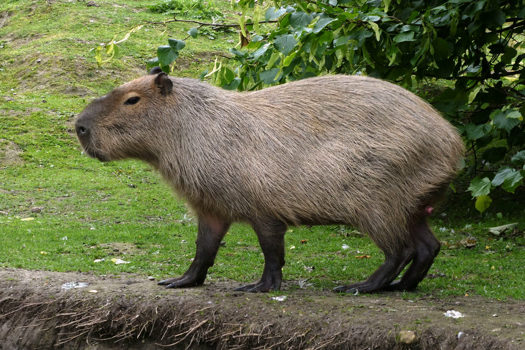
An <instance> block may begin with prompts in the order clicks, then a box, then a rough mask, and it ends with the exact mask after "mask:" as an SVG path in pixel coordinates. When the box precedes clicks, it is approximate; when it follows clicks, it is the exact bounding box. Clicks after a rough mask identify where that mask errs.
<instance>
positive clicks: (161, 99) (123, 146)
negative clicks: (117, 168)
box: [75, 68, 173, 162]
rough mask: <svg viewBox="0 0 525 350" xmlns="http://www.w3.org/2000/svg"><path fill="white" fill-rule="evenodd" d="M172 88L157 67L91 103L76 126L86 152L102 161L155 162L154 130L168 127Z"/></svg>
mask: <svg viewBox="0 0 525 350" xmlns="http://www.w3.org/2000/svg"><path fill="white" fill-rule="evenodd" d="M172 88H173V83H172V81H171V80H170V78H169V77H168V76H167V75H166V74H165V73H163V72H162V71H160V69H158V68H157V69H153V70H152V71H150V74H149V75H146V76H144V77H141V78H139V79H135V80H133V81H131V82H129V83H126V84H124V85H122V86H119V87H118V88H116V89H114V90H113V91H111V92H110V93H108V94H107V95H105V96H102V97H100V98H97V99H96V100H94V101H93V102H91V103H90V104H89V105H88V106H87V107H86V108H85V109H84V110H83V111H82V113H80V115H79V116H78V118H77V120H76V124H75V130H76V133H77V136H78V139H79V140H80V143H81V144H82V147H83V148H84V150H85V152H86V153H87V154H88V155H90V156H91V157H95V158H98V159H99V160H101V161H110V160H117V159H123V158H139V159H143V160H146V161H150V162H154V161H155V157H156V152H155V149H154V145H155V143H156V142H155V141H156V140H155V135H154V133H155V132H153V133H152V130H153V131H154V130H162V125H164V124H166V120H165V114H166V113H163V112H165V110H166V99H167V98H169V97H170V95H171V92H172ZM163 119H164V120H163Z"/></svg>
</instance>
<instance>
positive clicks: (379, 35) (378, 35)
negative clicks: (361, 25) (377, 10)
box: [368, 21, 381, 41]
mask: <svg viewBox="0 0 525 350" xmlns="http://www.w3.org/2000/svg"><path fill="white" fill-rule="evenodd" d="M368 24H369V25H370V27H372V30H373V31H374V33H375V34H376V40H377V41H379V40H380V39H381V31H380V30H379V26H378V25H377V23H374V22H372V21H368Z"/></svg>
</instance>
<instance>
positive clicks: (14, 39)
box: [0, 0, 525, 299]
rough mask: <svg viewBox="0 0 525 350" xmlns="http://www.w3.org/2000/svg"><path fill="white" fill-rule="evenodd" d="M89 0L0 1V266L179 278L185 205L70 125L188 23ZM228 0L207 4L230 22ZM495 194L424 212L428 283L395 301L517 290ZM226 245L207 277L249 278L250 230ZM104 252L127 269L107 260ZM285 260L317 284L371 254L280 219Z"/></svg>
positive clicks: (204, 53) (341, 279) (369, 268)
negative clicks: (431, 247)
mask: <svg viewBox="0 0 525 350" xmlns="http://www.w3.org/2000/svg"><path fill="white" fill-rule="evenodd" d="M96 3H97V4H99V5H100V6H99V7H88V6H86V3H85V2H80V1H74V2H69V1H59V0H57V1H52V2H43V1H38V2H37V1H30V0H19V1H9V0H8V1H3V2H2V3H1V4H0V23H2V18H4V15H5V13H8V14H9V16H8V17H7V19H6V20H5V22H4V23H3V26H1V27H0V212H1V213H0V241H1V242H2V244H1V245H0V266H3V267H19V268H26V269H46V270H55V271H94V272H95V273H98V274H108V273H121V272H133V273H139V274H142V275H152V276H155V277H158V278H161V277H168V276H173V275H179V274H181V273H183V272H184V271H185V269H186V268H187V267H188V266H189V264H190V260H191V259H192V258H193V255H194V250H195V245H194V243H193V242H194V240H195V236H196V223H195V221H194V219H192V218H191V213H188V211H187V209H186V207H185V205H184V203H183V202H182V201H181V200H178V199H176V198H174V196H173V195H172V194H171V191H170V189H169V187H168V186H167V185H166V184H165V183H164V182H163V181H162V180H161V179H160V177H159V175H158V174H156V173H155V172H154V171H152V170H151V169H150V168H149V167H148V166H147V165H145V164H142V163H139V162H135V161H122V162H112V163H100V162H98V161H96V160H93V159H90V158H88V157H86V156H85V155H82V154H81V149H80V146H79V144H78V142H77V140H76V137H75V136H74V134H73V132H72V125H73V120H74V116H75V115H76V114H77V113H78V112H80V111H81V110H82V108H83V107H84V106H85V105H86V104H87V103H88V102H89V100H91V99H92V98H94V97H95V96H98V95H101V94H104V93H106V92H107V91H109V90H110V89H111V88H112V87H114V86H116V85H118V84H120V83H122V82H124V81H127V80H129V79H131V78H134V77H137V76H139V75H141V74H144V72H145V70H144V69H145V61H146V60H147V59H149V58H151V57H153V56H154V55H155V52H156V48H157V46H159V45H164V44H166V42H167V38H168V37H174V38H184V37H186V36H187V34H186V32H187V31H188V30H189V29H190V28H191V27H192V26H193V25H191V24H180V23H171V24H169V25H154V24H147V22H148V21H150V22H158V21H162V20H165V19H168V17H167V16H166V15H163V14H159V13H153V12H151V11H148V10H147V8H146V6H147V5H150V4H151V3H152V2H151V1H123V0H114V1H103V0H98V1H96ZM228 4H229V1H216V2H215V3H214V5H213V6H215V7H216V8H217V9H219V10H220V11H221V12H223V13H225V14H226V16H227V17H228V16H229V18H230V20H231V21H234V20H235V19H234V17H233V14H232V13H233V11H231V10H230V8H229V5H228ZM141 24H145V26H144V27H143V28H142V29H140V30H139V31H137V32H136V33H134V34H132V36H131V37H130V39H129V40H127V41H126V42H124V43H122V44H120V45H119V47H120V51H119V54H118V55H117V56H116V57H115V58H114V59H113V60H112V61H110V62H108V63H106V64H105V65H103V66H102V67H99V66H97V64H96V62H95V59H94V54H93V52H92V49H94V48H96V47H97V45H99V44H100V43H107V42H109V41H110V40H112V38H113V37H114V36H116V38H117V40H119V39H121V38H122V37H123V36H124V35H125V34H126V33H127V32H128V31H129V30H130V29H132V28H134V27H137V26H138V25H141ZM236 41H237V36H236V34H231V33H230V34H228V33H220V34H218V37H217V39H215V40H210V39H209V38H208V37H204V36H203V37H199V38H197V39H191V40H188V42H187V44H188V45H187V48H185V49H184V50H183V51H182V56H181V57H180V59H179V61H178V64H177V66H176V68H175V70H176V74H177V75H179V76H192V77H198V76H199V75H200V74H201V72H202V71H204V70H205V69H209V68H210V67H211V66H212V65H213V60H214V57H215V54H217V53H224V52H226V51H227V49H228V48H229V47H231V46H232V45H233V44H232V42H236ZM9 150H11V152H9ZM12 150H15V155H14V156H13V152H12ZM17 153H18V154H17ZM16 154H17V155H16ZM501 200H502V201H503V204H500V205H494V206H493V207H494V208H506V209H499V211H501V213H502V214H501V215H498V214H497V211H498V210H496V209H491V210H492V211H489V212H488V213H487V214H486V215H485V216H483V217H480V216H479V215H478V214H476V213H475V212H474V210H473V205H472V202H471V200H470V199H469V198H468V196H465V195H461V194H460V195H456V196H454V197H453V198H452V199H449V203H448V206H447V208H448V209H447V210H446V211H445V213H446V214H447V215H446V216H442V214H443V213H438V214H437V215H436V216H435V217H434V219H433V221H432V225H433V228H434V229H435V231H436V234H437V235H438V237H439V239H440V240H442V241H446V242H447V244H446V245H444V246H443V249H442V251H441V253H440V255H439V257H438V258H437V260H436V262H435V264H434V265H433V267H432V268H431V270H430V272H429V273H430V274H431V276H432V277H434V278H427V279H425V280H424V281H423V282H422V283H421V284H420V288H419V290H418V291H417V292H416V293H407V294H406V295H407V297H414V296H426V295H433V296H449V295H465V294H469V295H481V296H486V297H489V298H498V299H505V298H516V299H524V298H525V288H524V287H525V282H524V280H525V278H524V276H525V267H524V264H523V261H525V248H524V245H525V239H524V236H523V230H524V229H525V220H523V218H524V217H525V213H524V210H523V207H519V206H518V205H516V203H506V204H505V199H504V198H503V197H502V199H501ZM35 208H41V211H40V212H38V209H35ZM35 211H36V212H35ZM510 222H519V223H520V224H519V227H518V231H517V232H515V233H514V234H505V235H504V236H503V237H501V238H500V237H496V236H493V235H491V234H489V233H488V228H489V227H491V226H497V225H502V224H506V223H510ZM469 225H470V226H469ZM468 236H472V237H475V238H476V240H477V242H476V245H475V246H474V247H472V248H465V247H462V246H461V245H458V244H457V243H458V242H460V241H461V240H462V239H464V238H466V237H468ZM225 243H226V244H225V246H224V247H222V248H221V249H220V251H219V254H218V256H217V260H216V264H215V266H214V267H213V268H212V269H210V273H209V277H208V278H209V279H212V280H218V279H222V278H227V279H233V280H236V281H239V284H241V283H244V282H249V281H253V280H255V279H257V278H258V277H259V275H260V273H261V272H262V264H263V257H262V254H261V251H260V248H259V246H258V243H257V240H256V237H255V234H254V233H253V232H252V230H251V229H250V228H249V227H247V226H245V225H240V224H238V225H234V226H233V227H232V228H231V230H230V232H229V234H228V235H226V237H225ZM343 245H347V246H348V249H343V248H342V247H343ZM362 256H367V257H364V258H362ZM368 256H369V257H368ZM112 258H120V259H123V260H126V261H129V264H121V265H117V264H114V263H113V262H112V261H111V259H112ZM96 259H105V260H104V261H102V262H94V261H95V260H96ZM286 259H287V264H286V266H285V268H284V278H285V280H289V281H290V280H307V283H311V284H312V287H311V288H327V289H328V288H332V287H334V286H336V285H338V284H342V283H347V282H348V281H356V280H362V279H364V278H366V277H368V275H369V274H371V273H372V272H373V270H374V269H375V268H377V266H379V265H380V264H381V262H382V260H383V256H382V253H381V252H380V251H379V250H378V249H377V248H376V247H375V245H374V244H373V243H372V242H371V241H370V240H369V239H368V238H366V237H363V236H361V235H358V234H355V233H354V232H352V231H351V230H350V229H348V228H342V227H339V226H331V227H313V228H308V227H300V228H291V229H290V232H288V234H287V235H286ZM292 289H293V288H292Z"/></svg>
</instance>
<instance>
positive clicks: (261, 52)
mask: <svg viewBox="0 0 525 350" xmlns="http://www.w3.org/2000/svg"><path fill="white" fill-rule="evenodd" d="M269 47H270V43H266V44H264V45H263V46H261V47H260V48H259V49H258V50H257V51H255V52H254V53H253V59H254V60H257V59H258V58H259V57H261V56H262V55H264V54H265V53H266V51H267V50H268V48H269Z"/></svg>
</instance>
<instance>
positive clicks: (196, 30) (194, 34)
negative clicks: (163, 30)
mask: <svg viewBox="0 0 525 350" xmlns="http://www.w3.org/2000/svg"><path fill="white" fill-rule="evenodd" d="M188 34H189V36H191V37H192V38H196V37H197V35H198V34H199V28H197V27H193V28H191V29H190V30H188Z"/></svg>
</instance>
